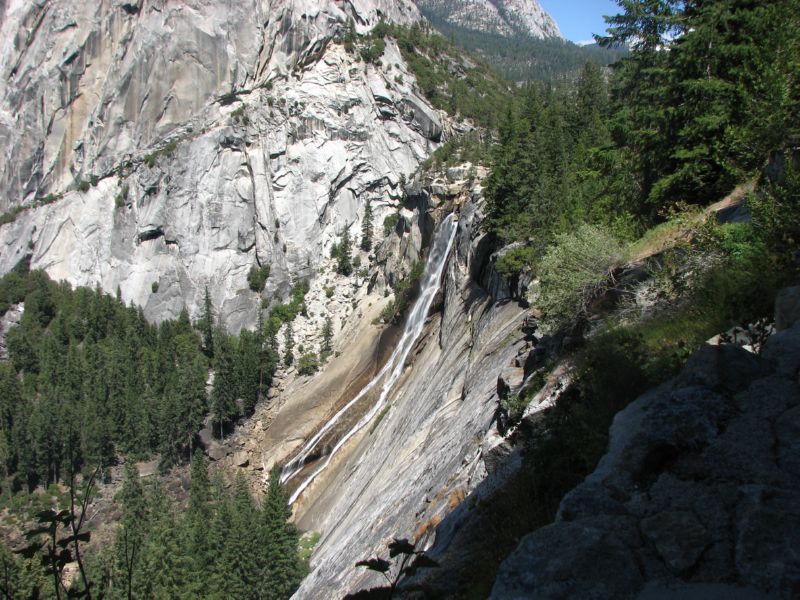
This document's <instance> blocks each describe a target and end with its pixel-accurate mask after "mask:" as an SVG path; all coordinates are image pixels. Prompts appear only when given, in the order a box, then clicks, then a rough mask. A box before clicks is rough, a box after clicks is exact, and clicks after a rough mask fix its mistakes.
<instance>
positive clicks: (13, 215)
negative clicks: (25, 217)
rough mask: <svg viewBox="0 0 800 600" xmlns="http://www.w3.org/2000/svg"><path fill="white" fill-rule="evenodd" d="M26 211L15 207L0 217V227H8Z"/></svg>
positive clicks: (23, 208) (22, 207)
mask: <svg viewBox="0 0 800 600" xmlns="http://www.w3.org/2000/svg"><path fill="white" fill-rule="evenodd" d="M25 210H27V208H26V207H24V206H15V207H14V208H11V209H9V210H7V211H6V212H4V213H3V214H2V215H0V225H8V224H9V223H13V222H14V221H15V220H16V219H17V217H18V216H19V215H20V213H22V212H23V211H25Z"/></svg>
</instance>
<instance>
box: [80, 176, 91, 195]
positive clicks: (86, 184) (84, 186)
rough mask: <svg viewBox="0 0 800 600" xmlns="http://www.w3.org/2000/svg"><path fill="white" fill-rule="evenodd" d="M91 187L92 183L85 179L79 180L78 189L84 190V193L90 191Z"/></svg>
mask: <svg viewBox="0 0 800 600" xmlns="http://www.w3.org/2000/svg"><path fill="white" fill-rule="evenodd" d="M91 187H92V184H91V183H89V182H88V181H85V180H83V179H81V180H80V181H79V182H78V191H79V192H84V193H85V192H88V191H89V188H91Z"/></svg>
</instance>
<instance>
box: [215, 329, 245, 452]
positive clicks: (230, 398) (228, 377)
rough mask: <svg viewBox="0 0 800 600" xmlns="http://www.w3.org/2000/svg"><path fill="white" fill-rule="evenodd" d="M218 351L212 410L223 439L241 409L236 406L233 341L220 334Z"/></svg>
mask: <svg viewBox="0 0 800 600" xmlns="http://www.w3.org/2000/svg"><path fill="white" fill-rule="evenodd" d="M217 342H218V343H217V349H216V352H215V355H214V388H213V390H212V391H211V410H212V412H213V413H214V417H215V419H216V421H217V425H218V427H219V437H220V438H222V437H223V436H224V432H225V426H226V425H227V424H228V423H230V422H231V421H233V419H235V418H236V417H237V416H238V414H239V409H238V406H237V404H236V393H237V391H238V390H239V385H238V383H237V370H236V358H235V355H234V350H235V349H234V348H233V344H232V341H231V339H230V338H229V337H228V336H227V335H225V334H224V333H222V332H220V333H219V335H218V336H217Z"/></svg>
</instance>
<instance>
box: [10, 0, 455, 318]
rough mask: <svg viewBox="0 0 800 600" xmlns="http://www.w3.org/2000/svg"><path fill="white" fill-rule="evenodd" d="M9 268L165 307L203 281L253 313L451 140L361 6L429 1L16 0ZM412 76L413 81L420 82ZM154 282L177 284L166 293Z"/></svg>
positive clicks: (196, 292) (245, 314)
mask: <svg viewBox="0 0 800 600" xmlns="http://www.w3.org/2000/svg"><path fill="white" fill-rule="evenodd" d="M2 15H3V16H2V22H0V27H1V28H2V39H3V40H4V44H3V46H2V53H1V54H0V72H2V74H3V77H2V78H0V153H2V155H3V157H4V160H3V162H2V165H0V189H2V193H0V209H3V210H6V209H9V208H12V207H15V206H25V207H31V208H29V209H28V210H24V211H23V212H21V213H20V214H19V215H18V216H17V217H16V219H15V220H14V221H13V222H12V223H10V224H7V225H4V226H2V227H0V272H6V271H8V270H9V269H11V268H12V267H13V266H14V265H15V264H16V263H17V262H18V261H19V260H20V259H21V258H23V257H24V256H25V255H27V254H31V255H32V260H31V266H32V267H33V268H43V269H45V270H47V272H48V273H49V274H50V275H51V276H53V277H55V278H58V279H65V280H67V281H70V282H71V283H73V284H76V285H91V286H94V285H100V286H101V287H102V288H103V289H104V290H105V291H107V292H111V293H114V292H115V291H116V290H117V288H119V289H120V291H121V294H122V297H123V299H124V300H125V301H126V302H127V301H133V302H135V303H136V304H139V305H142V306H143V307H144V308H145V313H146V315H147V316H148V317H149V318H151V319H156V320H158V319H163V318H168V317H172V316H176V315H177V314H178V313H179V312H180V310H181V309H182V308H183V307H184V306H186V307H187V308H188V309H189V311H190V313H191V314H192V315H193V316H194V315H196V314H197V312H198V306H199V301H200V299H201V298H202V294H203V290H204V288H205V287H206V286H208V288H209V291H210V292H211V294H212V300H213V301H214V304H215V306H216V307H217V308H218V311H219V313H220V314H221V316H222V318H223V320H224V321H225V323H226V325H227V326H228V327H229V328H230V329H233V330H238V329H239V328H241V327H243V326H246V325H250V324H252V323H254V322H255V318H256V316H255V311H253V310H252V309H253V308H254V307H255V306H257V304H258V303H259V302H260V298H259V295H258V294H256V293H254V292H251V291H249V290H248V289H247V282H246V274H247V271H248V270H249V268H250V267H251V266H252V265H254V264H264V263H269V264H271V265H272V273H273V275H272V276H271V277H270V279H269V281H268V284H267V289H266V290H265V291H264V294H263V296H264V297H266V298H271V297H272V296H273V295H274V294H275V293H276V292H277V293H278V294H279V295H280V294H283V293H285V292H286V291H287V290H288V288H289V286H290V283H291V281H293V280H297V278H299V277H308V276H311V275H313V274H315V273H316V270H317V268H318V267H319V265H320V262H321V256H323V254H324V253H325V252H326V249H327V248H329V247H330V245H331V244H332V243H333V241H334V240H335V239H336V237H337V236H338V235H340V234H341V232H342V231H343V230H344V228H346V227H352V226H354V225H355V227H354V231H353V233H356V231H357V227H358V223H359V221H360V219H361V218H362V216H363V206H364V203H365V202H366V200H367V198H370V199H371V200H373V203H374V210H375V219H376V222H380V220H381V219H382V218H383V216H385V215H386V214H388V213H389V212H390V211H393V210H394V209H395V207H396V205H397V204H398V201H399V199H400V198H401V195H402V190H401V189H400V176H401V175H405V176H406V177H409V176H410V175H411V174H412V173H413V172H414V171H415V170H416V168H417V166H418V165H419V163H420V162H421V161H422V160H424V159H425V158H427V156H428V155H429V154H430V152H431V151H432V150H433V149H434V148H435V147H436V144H437V140H438V139H439V137H440V136H441V132H442V127H441V119H440V115H439V114H438V113H437V112H436V111H434V110H433V109H431V108H430V106H429V105H428V104H427V103H426V102H425V101H424V100H423V99H422V98H420V97H419V96H417V95H416V93H415V91H414V88H413V86H414V78H413V76H412V75H411V74H410V73H408V71H407V70H406V69H405V66H404V62H403V60H402V57H401V56H400V53H399V51H398V49H397V48H396V47H395V46H393V45H392V44H389V45H388V47H387V50H386V54H385V56H384V57H383V65H382V66H376V65H365V64H364V63H362V62H361V61H359V60H356V59H355V58H354V57H353V56H350V55H348V54H347V53H346V52H345V51H344V49H343V48H342V46H341V45H339V44H336V43H335V42H333V41H332V39H333V36H335V35H336V34H337V32H340V31H341V30H342V28H343V27H344V25H345V23H346V21H347V19H348V18H349V17H353V18H354V20H355V22H356V24H357V29H359V30H360V31H366V30H368V29H369V28H370V27H372V26H373V25H374V24H375V23H377V21H378V20H379V19H380V18H390V19H392V20H395V21H397V22H401V23H409V22H411V21H413V20H416V19H417V18H419V14H418V12H417V10H416V8H415V7H414V6H413V5H412V4H410V3H408V2H405V1H404V2H390V1H388V0H360V1H354V2H349V3H342V2H338V1H335V0H326V1H324V2H311V1H310V0H293V1H290V0H272V1H270V2H267V1H259V0H236V1H235V2H232V3H227V4H226V5H225V6H224V7H223V6H221V5H219V4H218V3H216V2H211V1H204V0H192V1H190V2H176V1H170V0H152V1H147V0H139V1H130V2H120V1H116V2H112V1H103V2H98V3H89V4H87V3H79V2H73V1H71V0H61V1H59V2H55V1H42V0H40V1H39V2H38V3H27V2H21V1H17V0H13V1H11V2H9V3H7V4H6V5H5V8H4V10H3V13H2ZM401 82H402V83H401ZM154 283H158V288H157V289H158V292H157V293H154V292H153V291H152V290H153V289H155V286H153V284H154Z"/></svg>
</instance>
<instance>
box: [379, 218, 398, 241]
mask: <svg viewBox="0 0 800 600" xmlns="http://www.w3.org/2000/svg"><path fill="white" fill-rule="evenodd" d="M399 221H400V213H394V214H391V215H389V216H388V217H386V218H385V219H384V220H383V236H384V237H389V235H391V233H392V232H393V231H394V230H395V227H397V223H398V222H399Z"/></svg>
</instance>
